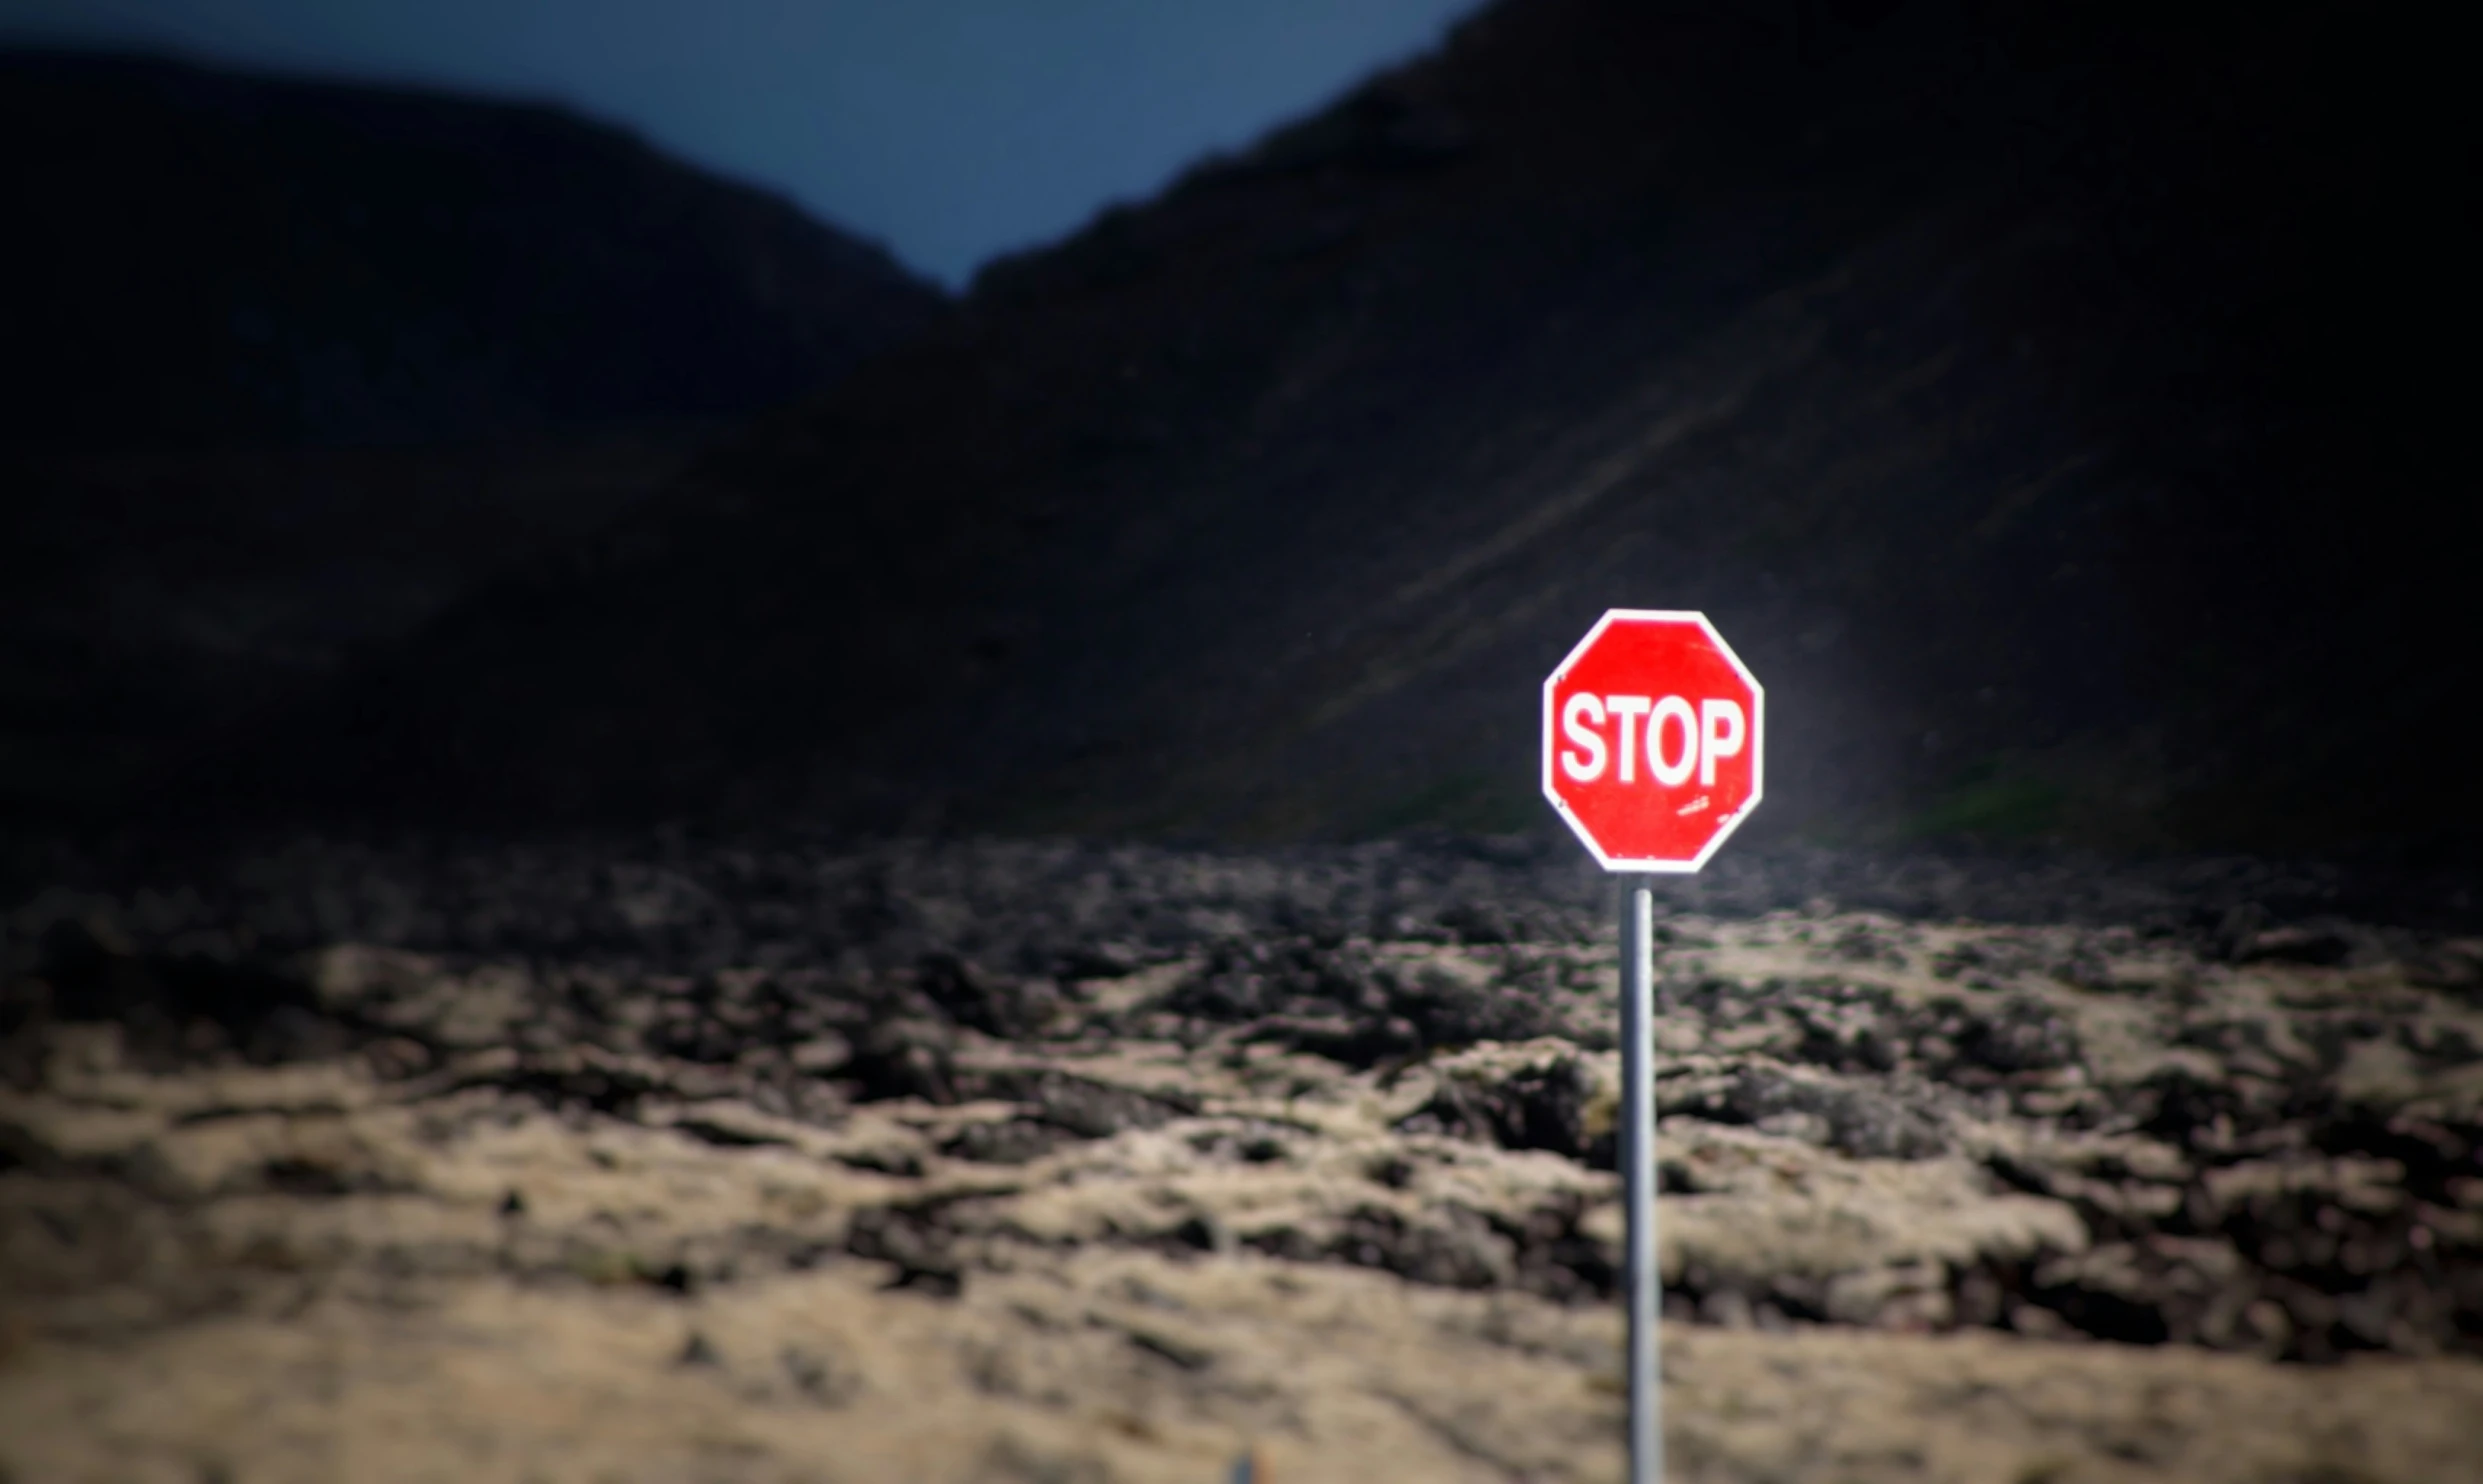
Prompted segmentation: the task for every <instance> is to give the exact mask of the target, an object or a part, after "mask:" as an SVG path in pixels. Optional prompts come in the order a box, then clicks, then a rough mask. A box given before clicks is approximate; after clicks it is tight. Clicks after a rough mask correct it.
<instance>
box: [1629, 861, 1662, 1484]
mask: <svg viewBox="0 0 2483 1484" xmlns="http://www.w3.org/2000/svg"><path fill="white" fill-rule="evenodd" d="M1620 882H1621V1138H1620V1153H1621V1187H1622V1201H1623V1205H1624V1210H1625V1214H1626V1215H1627V1217H1628V1237H1627V1242H1628V1246H1629V1254H1628V1263H1627V1267H1628V1272H1627V1274H1626V1279H1625V1282H1626V1291H1627V1293H1628V1295H1629V1481H1630V1484H1664V1374H1663V1359H1662V1354H1663V1352H1662V1349H1661V1347H1660V1345H1659V1344H1658V1339H1659V1335H1658V1329H1657V1326H1658V1325H1659V1324H1661V1323H1662V1320H1663V1311H1664V1306H1663V1294H1664V1277H1663V1274H1662V1273H1661V1272H1660V1271H1658V1270H1657V1268H1656V1262H1655V942H1654V938H1655V893H1654V891H1653V890H1651V889H1650V887H1649V886H1648V883H1647V878H1646V877H1644V876H1642V875H1629V874H1625V875H1622V876H1621V877H1620Z"/></svg>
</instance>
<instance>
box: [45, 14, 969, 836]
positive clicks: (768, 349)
mask: <svg viewBox="0 0 2483 1484" xmlns="http://www.w3.org/2000/svg"><path fill="white" fill-rule="evenodd" d="M0 132H5V133H6V135H7V137H8V138H9V140H10V144H11V147H10V148H9V150H8V151H7V152H6V157H5V158H4V159H0V195H5V197H6V199H7V200H8V201H9V202H10V204H11V208H12V211H11V215H10V236H9V246H8V255H9V263H10V269H11V271H10V272H9V273H8V275H6V277H5V279H4V280H0V344H5V345H6V346H7V347H8V353H7V354H6V355H5V356H0V488H5V489H6V490H7V499H6V500H5V502H0V818H6V819H7V820H8V821H9V822H10V823H12V824H24V823H28V822H32V821H45V822H51V823H63V822H65V823H67V824H69V825H72V826H76V825H81V824H83V823H84V822H87V821H91V820H93V819H95V818H97V817H101V816H108V815H110V814H112V813H114V812H116V811H120V810H126V809H127V808H128V806H129V804H130V801H131V798H132V791H133V789H134V788H135V787H137V785H138V784H139V783H140V782H141V781H142V780H144V779H146V778H148V777H150V776H152V775H154V774H155V773H157V772H159V771H160V770H161V769H162V768H163V766H164V765H165V763H166V761H167V760H168V759H169V758H172V757H177V756H179V755H181V754H182V752H183V751H184V750H185V749H187V748H189V747H192V746H194V745H195V743H196V742H197V740H198V738H199V737H201V736H203V735H209V734H212V733H213V732H214V731H215V730H216V729H217V728H219V727H221V726H225V725H229V724H231V723H232V722H234V721H235V720H236V719H237V718H240V717H244V716H248V715H251V714H253V713H254V712H256V711H258V710H261V709H264V708H265V707H266V706H268V705H270V704H272V703H273V702H274V701H275V700H276V698H279V697H282V696H285V695H288V694H290V693H292V692H293V691H294V690H296V689H298V688H299V687H302V686H304V685H315V684H316V683H317V682H318V681H319V679H320V678H321V677H322V676H324V675H325V674H327V673H328V672H329V671H331V670H332V669H334V668H335V667H336V666H337V665H339V664H340V663H343V662H344V660H345V658H346V657H347V656H348V655H350V654H351V653H352V652H353V650H354V649H355V648H356V647H357V646H360V645H365V644H369V643H374V642H383V641H386V640H389V639H392V638H396V637H399V636H401V635H403V634H404V633H405V632H407V631H408V630H409V629H411V628H413V627H416V626H418V625H419V624H421V623H422V622H423V621H424V620H425V619H427V618H429V617H430V616H431V614H433V613H434V612H435V611H437V610H438V609H439V608H440V607H442V606H443V605H445V604H447V603H449V602H451V601H453V600H454V599H456V598H457V597H458V596H459V595H461V594H462V593H464V592H465V591H466V590H467V589H468V588H469V587H470V586H471V585H472V584H473V583H474V582H475V581H476V580H477V579H478V578H480V577H481V576H483V575H484V574H486V573H488V572H491V571H493V570H495V569H497V568H498V567H500V566H501V565H503V564H505V563H506V562H508V561H510V560H511V559H512V558H514V557H517V556H521V555H523V554H525V553H527V552H530V551H533V550H535V549H537V548H539V547H542V546H546V545H553V546H566V545H569V544H572V543H574V542H576V541H578V540H581V539H583V538H584V537H585V535H586V534H587V533H589V532H591V531H593V530H595V529H596V528H598V527H599V526H600V525H601V524H602V523H603V522H605V521H606V520H608V519H609V518H610V517H611V516H612V515H613V514H614V513H615V512H616V511H618V510H620V509H621V508H623V507H624V506H626V505H628V504H629V503H630V502H631V501H633V500H635V499H637V498H639V497H640V496H642V495H644V494H646V493H648V492H649V491H651V490H653V489H656V488H659V487H661V486H662V485H664V484H665V483H666V482H667V481H669V480H670V479H672V478H673V477H674V476H675V475H676V474H678V473H679V471H680V469H681V467H682V466H683V464H684V463H685V462H686V461H687V459H688V458H689V456H690V454H691V453H692V451H693V450H694V449H695V448H696V447H697V446H698V444H699V442H700V441H701V440H702V439H703V438H704V437H705V436H707V434H708V433H710V432H711V431H712V430H713V427H714V425H716V424H717V423H718V422H719V421H723V420H729V419H732V418H738V417H741V416H746V415H748V414H749V413H751V412H753V411H755V410H757V409H759V408H761V407H764V406H766V405H768V404H769V403H771V402H775V401H778V400H781V399H784V398H788V397H792V396H794V395H796V394H798V393H802V392H807V391H811V390H814V389H816V388H819V387H822V386H825V385H827V384H829V383H831V382H833V381H834V380H836V379H837V378H838V377H839V376H841V375H843V374H845V373H846V372H847V371H848V370H850V369H851V368H852V367H853V366H854V365H856V364H857V363H858V362H859V361H861V360H862V359H863V358H864V357H866V356H868V355H869V354H871V353H872V352H874V351H877V350H879V349H881V348H883V347H885V346H887V345H889V344H891V343H893V342H895V341H897V340H901V339H903V338H905V337H906V336H909V335H912V334H914V333H917V332H919V331H921V330H922V329H924V328H926V327H927V326H929V325H930V324H932V323H933V322H935V321H937V320H938V319H939V318H941V317H942V316H944V315H945V314H947V313H948V312H949V308H948V305H947V302H946V299H945V297H944V296H943V295H942V294H941V293H940V292H939V291H938V290H936V289H935V288H933V287H932V286H930V285H928V284H925V283H923V282H921V281H919V280H917V279H915V278H913V277H912V276H911V275H909V274H907V273H906V272H905V271H904V270H903V269H901V268H900V267H899V266H898V265H897V264H896V263H895V262H893V261H892V260H891V259H890V258H889V257H888V256H887V255H886V254H885V253H882V252H881V251H879V250H878V249H877V248H874V247H870V246H867V245H865V244H862V243H860V242H857V241H855V240H853V239H851V238H849V237H847V236H845V235H844V234H842V233H840V232H838V231H836V230H835V229H833V228H830V227H827V226H824V225H821V224H820V223H818V222H815V221H812V220H811V219H809V218H807V217H805V216H803V215H802V214H801V213H800V212H798V211H796V210H795V209H794V208H793V207H791V206H790V205H788V204H787V203H785V202H783V201H780V200H777V199H775V198H773V197H771V196H767V195H764V194H761V193H760V192H757V191H754V190H751V189H749V188H747V187H743V186H739V185H735V184H732V183H729V182H726V181H722V180H718V179H715V178H713V177H711V176H708V175H705V174H702V173H700V172H698V171H696V170H693V169H691V168H689V167H687V166H684V165H681V164H679V163H676V162H674V161H671V160H667V159H665V158H664V157H663V156H661V155H659V154H657V153H656V152H655V151H653V150H651V149H649V148H648V147H647V146H646V145H644V144H642V143H640V142H639V141H637V140H636V139H634V138H632V137H630V136H628V135H626V134H624V133H621V132H619V131H617V130H614V129H611V128H608V127H605V126H603V125H599V124H594V123H590V122H588V121H586V120H584V119H581V118H578V117H575V116H573V115H571V114H568V113H566V112H563V111H559V110H556V109H551V108H544V107H531V106H519V105H514V104H508V103H500V102H490V101H483V100H478V99H468V98H459V97H451V96H445V95H434V94H425V93H416V92H407V91H397V90H386V89H376V88H369V87H359V86H349V85H344V84H332V83H312V82H304V81H296V80H286V79H275V78H261V77H249V76H239V75H234V74H230V73H224V72H216V71H210V70H206V69H201V68H194V67H189V66H183V65H176V64H173V63H169V62H160V61H146V60H138V59H130V58H112V57H95V56H78V55H62V54H33V53H0Z"/></svg>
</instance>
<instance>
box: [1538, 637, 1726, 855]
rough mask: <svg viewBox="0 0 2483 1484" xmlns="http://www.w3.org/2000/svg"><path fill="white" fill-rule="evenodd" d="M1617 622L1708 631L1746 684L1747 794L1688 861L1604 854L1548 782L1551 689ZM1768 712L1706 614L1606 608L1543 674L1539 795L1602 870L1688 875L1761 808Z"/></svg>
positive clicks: (1710, 640)
mask: <svg viewBox="0 0 2483 1484" xmlns="http://www.w3.org/2000/svg"><path fill="white" fill-rule="evenodd" d="M1621 622H1626V623H1692V624H1696V625H1698V627H1699V632H1701V633H1703V634H1705V635H1706V636H1707V642H1708V643H1710V644H1713V645H1714V646H1716V652H1717V653H1718V654H1721V655H1723V656H1724V662H1725V663H1726V664H1728V665H1731V666H1732V667H1733V672H1734V673H1735V674H1737V675H1739V676H1741V678H1742V684H1744V685H1747V686H1749V687H1750V797H1749V798H1748V799H1747V800H1746V801H1744V802H1743V804H1742V806H1741V808H1740V809H1738V810H1736V811H1734V812H1733V813H1732V814H1730V815H1728V816H1726V817H1725V820H1724V822H1723V826H1722V827H1721V828H1720V829H1718V830H1717V831H1716V832H1715V833H1714V834H1713V835H1710V836H1708V837H1707V844H1706V845H1705V846H1704V847H1703V848H1702V849H1700V851H1699V853H1698V854H1697V855H1696V856H1695V857H1693V858H1692V859H1690V860H1686V861H1681V860H1655V859H1651V858H1631V857H1615V856H1610V855H1606V854H1605V853H1604V848H1603V847H1602V846H1601V845H1598V844H1597V843H1595V837H1594V836H1593V835H1591V834H1589V833H1587V828H1586V826H1585V824H1584V823H1582V822H1581V821H1580V820H1579V818H1578V816H1577V815H1576V814H1574V813H1572V812H1571V811H1570V808H1569V804H1568V801H1567V800H1565V799H1563V798H1562V797H1561V796H1560V793H1559V791H1558V790H1556V789H1555V788H1553V786H1552V759H1553V755H1554V754H1555V753H1557V752H1558V751H1559V750H1560V749H1559V747H1558V746H1557V745H1556V744H1555V740H1554V739H1555V737H1556V734H1557V732H1558V727H1557V726H1556V725H1555V718H1554V717H1553V714H1552V692H1553V690H1554V689H1556V688H1557V687H1558V686H1559V685H1560V679H1561V677H1562V676H1563V675H1566V674H1568V673H1569V667H1570V666H1571V665H1574V664H1576V663H1577V662H1578V657H1579V656H1580V655H1583V654H1585V653H1586V652H1587V650H1588V649H1589V648H1591V647H1593V645H1594V643H1595V641H1596V640H1597V639H1600V638H1602V637H1603V633H1604V630H1606V629H1608V628H1610V627H1612V626H1613V624H1615V623H1621ZM1766 715H1767V691H1766V690H1765V689H1764V688H1763V687H1761V686H1760V684H1759V677H1757V676H1756V675H1753V674H1751V673H1750V667H1749V666H1748V665H1745V664H1743V663H1742V657H1741V656H1740V655H1738V654H1735V653H1734V652H1733V646H1732V645H1730V644H1727V643H1725V642H1724V636H1723V635H1722V634H1719V633H1717V632H1716V626H1715V625H1714V624H1711V623H1709V622H1708V621H1707V615H1706V614H1704V613H1692V612H1688V611H1684V610H1675V609H1658V608H1608V609H1606V610H1605V611H1604V616H1603V617H1601V618H1599V619H1597V620H1595V627H1593V628H1591V629H1588V630H1587V631H1586V637H1585V638H1583V639H1580V640H1579V641H1578V642H1577V643H1576V644H1574V645H1572V646H1570V650H1569V654H1568V656H1567V657H1566V658H1565V659H1563V660H1562V661H1561V662H1560V663H1559V664H1558V665H1555V666H1554V667H1553V668H1552V673H1551V674H1550V675H1548V676H1546V677H1545V678H1544V682H1543V796H1544V798H1546V799H1547V800H1549V801H1550V802H1551V805H1552V807H1553V808H1554V809H1555V810H1557V811H1559V813H1560V817H1561V819H1562V820H1563V821H1564V822H1565V823H1566V824H1568V826H1569V831H1570V833H1571V834H1574V835H1576V836H1577V837H1578V840H1579V842H1580V843H1582V844H1584V845H1585V846H1586V848H1587V852H1588V854H1590V855H1592V856H1594V857H1595V862H1596V864H1597V865H1600V866H1602V867H1603V868H1604V869H1605V870H1607V871H1652V872H1661V873H1664V874H1667V875H1677V876H1678V875H1688V874H1689V873H1691V872H1693V871H1696V870H1698V869H1699V868H1700V867H1702V866H1704V865H1706V864H1707V861H1708V858H1709V857H1711V856H1713V855H1714V854H1715V853H1716V851H1717V850H1718V849H1719V848H1720V847H1722V846H1723V844H1724V842H1725V841H1726V840H1728V839H1731V838H1732V835H1733V832H1734V831H1735V830H1738V829H1740V828H1741V827H1742V821H1743V820H1745V819H1748V818H1749V817H1750V811H1751V810H1753V809H1756V808H1758V807H1759V799H1760V797H1761V795H1762V793H1763V792H1764V791H1765V790H1764V785H1765V783H1766V771H1767V770H1766V767H1765V763H1766V752H1765V750H1764V749H1765V745H1766V744H1765V738H1766V736H1767V731H1766Z"/></svg>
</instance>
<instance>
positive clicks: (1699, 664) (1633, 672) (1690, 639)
mask: <svg viewBox="0 0 2483 1484" xmlns="http://www.w3.org/2000/svg"><path fill="white" fill-rule="evenodd" d="M1764 699H1765V698H1764V696H1763V694H1762V693H1761V691H1760V689H1759V682H1758V681H1757V680H1755V679H1753V678H1752V677H1751V674H1750V671H1749V669H1748V668H1747V667H1745V666H1744V665H1743V664H1742V662H1741V660H1740V659H1739V658H1738V657H1737V656H1736V655H1735V654H1734V653H1733V651H1732V649H1731V648H1730V647H1729V646H1727V645H1726V644H1725V642H1724V638H1723V636H1722V635H1720V634H1718V633H1717V632H1716V629H1715V625H1713V624H1711V623H1709V622H1708V621H1707V617H1706V615H1705V614H1701V613H1658V612H1648V611H1645V610H1641V609H1634V608H1615V609H1613V610H1612V611H1611V612H1609V613H1607V614H1605V615H1604V616H1603V617H1602V618H1601V619H1599V620H1597V621H1596V624H1595V627H1593V628H1591V629H1589V630H1587V632H1586V637H1585V638H1583V639H1581V640H1579V641H1578V647H1577V648H1575V649H1573V650H1571V651H1569V658H1567V659H1565V660H1563V661H1561V663H1560V668H1559V669H1557V670H1554V671H1553V672H1552V678H1551V679H1549V680H1546V681H1545V682H1543V796H1544V797H1545V798H1547V799H1550V800H1551V801H1552V807H1553V808H1555V809H1558V810H1559V811H1560V815H1561V818H1563V819H1565V820H1567V821H1569V827H1570V828H1571V829H1573V830H1576V831H1577V832H1578V838H1579V839H1581V840H1584V841H1585V842H1586V848H1587V849H1589V850H1591V851H1593V852H1595V859H1597V860H1598V861H1601V862H1602V863H1603V866H1604V869H1606V870H1608V871H1695V870H1697V869H1698V868H1699V867H1701V866H1703V865H1705V864H1707V858H1708V857H1709V856H1711V855H1714V854H1715V853H1716V847H1717V846H1719V845H1722V844H1723V843H1724V838H1725V836H1727V835H1730V834H1732V833H1733V829H1734V827H1735V826H1737V825H1739V824H1740V823H1741V822H1742V821H1743V820H1744V819H1745V818H1747V817H1748V816H1749V814H1750V811H1751V810H1752V809H1754V808H1756V807H1758V803H1759V777H1760V767H1759V756H1760V743H1761V740H1762V739H1763V738H1764V736H1765V731H1764V729H1763V725H1762V721H1763V702H1764Z"/></svg>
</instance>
